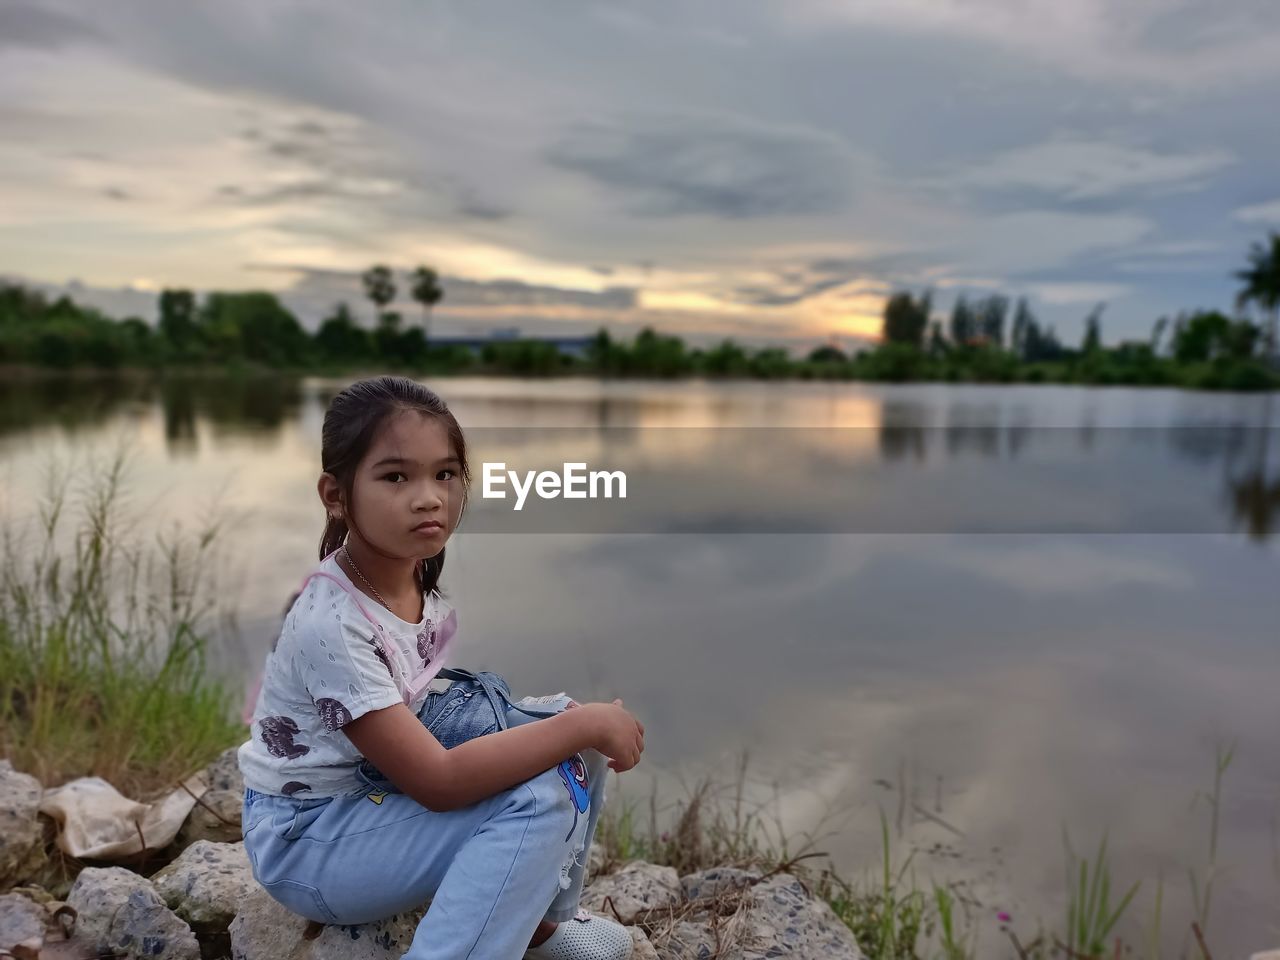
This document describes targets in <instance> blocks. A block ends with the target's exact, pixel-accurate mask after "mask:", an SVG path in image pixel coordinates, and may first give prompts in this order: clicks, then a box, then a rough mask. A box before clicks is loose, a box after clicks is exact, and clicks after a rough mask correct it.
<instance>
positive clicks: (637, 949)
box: [627, 927, 658, 960]
mask: <svg viewBox="0 0 1280 960" xmlns="http://www.w3.org/2000/svg"><path fill="white" fill-rule="evenodd" d="M627 932H628V933H629V934H631V960H658V951H657V950H655V949H654V948H653V944H652V943H650V942H649V937H648V936H647V935H646V934H645V932H644V931H643V930H641V929H640V928H639V927H627Z"/></svg>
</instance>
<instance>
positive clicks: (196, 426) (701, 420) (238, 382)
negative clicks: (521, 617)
mask: <svg viewBox="0 0 1280 960" xmlns="http://www.w3.org/2000/svg"><path fill="white" fill-rule="evenodd" d="M342 385H343V383H342V382H334V381H310V382H306V381H299V380H296V379H290V378H281V377H244V378H236V379H228V378H216V377H198V378H193V377H186V378H184V377H169V378H164V379H161V380H159V381H148V380H144V379H129V378H84V379H62V380H60V379H50V378H42V379H33V380H30V381H22V382H7V383H4V384H0V437H3V436H6V435H8V436H11V437H12V436H17V435H21V434H22V433H24V432H32V431H38V430H40V429H41V428H44V427H56V428H58V429H60V430H62V431H64V432H66V433H67V434H71V435H75V434H84V433H86V432H87V433H92V432H93V431H95V430H97V429H100V428H103V427H105V426H107V425H108V424H110V423H112V422H113V421H116V420H119V419H120V418H125V419H128V418H129V417H134V418H136V417H138V416H140V415H142V414H143V413H144V412H145V411H147V410H150V409H155V410H158V411H159V413H160V415H161V417H162V422H163V435H164V441H165V449H166V451H167V454H168V456H169V457H171V458H193V457H195V456H196V454H197V452H198V448H199V445H200V442H201V441H200V425H201V424H202V423H203V424H206V425H207V426H208V428H209V429H210V430H211V431H212V433H213V435H214V436H215V437H218V436H223V437H229V438H238V439H240V440H246V441H249V442H252V443H254V444H255V445H256V446H259V447H260V448H261V449H264V450H269V449H271V448H273V447H274V446H275V445H277V444H278V443H279V442H280V438H281V436H282V433H283V430H284V428H285V426H286V425H288V424H292V423H295V422H297V420H298V419H299V417H300V416H301V414H302V412H303V410H304V409H306V410H308V411H309V414H310V416H312V417H319V416H320V415H321V413H322V411H323V409H324V408H325V406H326V405H327V404H328V402H329V400H330V399H331V397H332V396H333V394H334V393H336V392H337V390H339V389H341V387H342ZM437 387H438V389H440V390H441V392H443V393H444V394H445V395H446V396H447V397H449V398H450V400H451V402H452V403H453V405H454V407H455V409H457V410H458V412H459V415H460V418H461V419H462V420H463V423H464V426H466V427H468V428H469V429H472V430H474V431H475V433H476V437H477V442H476V443H475V444H474V446H475V448H476V449H477V453H478V456H477V460H480V459H481V457H483V458H485V459H492V460H508V461H510V460H519V459H523V460H524V461H525V462H526V464H527V468H529V469H532V468H533V467H534V466H535V464H533V463H531V462H528V461H529V460H530V458H531V456H532V455H533V454H535V453H536V455H537V456H536V458H535V459H537V460H538V461H539V462H540V463H542V464H547V465H553V464H554V465H558V464H559V463H562V462H564V461H567V460H586V461H588V462H593V463H595V462H603V463H605V464H607V465H608V466H609V468H610V469H626V470H629V471H636V472H637V473H638V476H639V478H640V479H639V483H638V486H639V488H640V489H639V490H638V492H636V493H629V496H630V498H631V502H630V503H629V504H626V505H620V504H616V503H610V504H607V505H606V506H605V507H604V508H603V509H602V510H601V511H598V512H597V513H595V514H593V513H592V512H591V511H590V510H584V509H583V508H581V507H579V506H578V505H572V507H571V506H570V505H568V504H561V505H560V507H559V509H556V508H554V507H552V508H544V509H543V510H542V512H541V513H540V514H539V515H538V516H537V518H535V519H532V520H531V519H529V518H528V517H524V518H519V522H518V523H516V525H514V526H513V525H511V524H512V523H513V522H514V518H512V517H511V516H509V515H507V514H501V515H500V514H498V513H495V512H490V513H489V515H488V519H487V520H484V521H482V522H481V523H480V529H482V530H488V531H493V532H508V531H528V532H552V531H573V530H580V531H590V530H597V529H598V530H617V531H631V530H635V531H641V530H654V529H672V530H675V529H679V530H697V529H705V530H735V529H741V530H751V529H756V530H759V529H763V527H761V526H760V524H767V525H768V529H773V530H776V531H779V532H786V531H796V532H799V531H811V532H812V531H819V530H843V531H857V530H863V531H870V530H894V529H898V530H901V531H903V532H927V531H935V530H936V531H945V530H956V529H961V530H974V531H978V530H991V531H996V530H1010V531H1013V530H1031V529H1039V530H1089V529H1097V530H1113V531H1114V530H1121V529H1132V530H1136V531H1140V532H1155V531H1158V530H1161V529H1169V530H1180V531H1184V532H1185V531H1199V532H1208V531H1213V530H1218V529H1221V530H1223V531H1226V530H1232V531H1241V530H1242V531H1243V532H1244V533H1245V534H1246V535H1247V536H1248V537H1249V538H1250V539H1252V540H1254V541H1258V542H1261V541H1265V540H1267V539H1268V538H1270V537H1272V536H1273V535H1274V534H1275V532H1276V530H1277V526H1278V525H1280V470H1277V469H1273V468H1272V467H1271V466H1270V464H1269V460H1268V450H1269V448H1270V447H1272V446H1275V445H1276V443H1277V440H1276V439H1275V438H1274V437H1273V435H1272V434H1273V431H1274V430H1275V429H1278V428H1276V427H1272V425H1271V409H1270V408H1271V400H1270V398H1269V397H1265V396H1264V397H1251V398H1247V401H1246V400H1244V399H1241V398H1232V400H1231V402H1230V403H1228V404H1223V403H1221V402H1220V400H1221V398H1216V397H1205V398H1204V399H1203V402H1202V403H1201V404H1200V405H1199V406H1198V407H1197V406H1195V405H1194V404H1193V406H1192V408H1191V411H1192V412H1191V413H1190V415H1186V414H1185V412H1179V411H1176V410H1175V411H1173V412H1172V416H1170V415H1168V414H1166V415H1165V416H1164V417H1163V418H1160V420H1159V422H1157V423H1153V424H1150V425H1149V426H1140V427H1128V426H1126V427H1121V426H1119V425H1118V424H1115V423H1114V422H1113V423H1110V424H1102V423H1099V422H1098V412H1097V410H1096V408H1095V407H1094V406H1093V405H1090V404H1086V405H1084V406H1083V408H1081V405H1080V404H1079V402H1078V399H1077V403H1076V412H1075V413H1074V415H1073V416H1072V415H1069V416H1068V418H1067V419H1068V420H1069V419H1074V423H1069V422H1066V420H1063V421H1062V422H1059V423H1056V424H1052V425H1047V426H1046V425H1045V424H1044V423H1043V422H1039V423H1035V422H1033V421H1034V420H1041V421H1042V420H1043V419H1044V418H1043V416H1037V414H1038V413H1041V414H1042V413H1043V412H1044V411H1043V410H1041V411H1037V410H1036V409H1035V408H1034V405H1029V404H1018V403H1009V402H1008V397H1009V396H1016V395H1017V394H1016V392H1015V393H1013V394H1008V393H1006V395H1004V396H1003V397H1002V396H1001V395H1000V394H999V393H998V392H993V391H990V390H989V391H987V394H988V396H987V397H985V398H982V399H967V398H966V397H965V396H964V394H963V393H957V394H956V395H955V396H953V397H951V398H949V402H947V403H946V404H944V405H939V404H938V403H937V400H936V396H935V395H933V394H931V393H929V392H927V391H926V392H924V393H922V394H920V395H917V396H910V395H908V396H900V395H896V394H895V393H894V392H892V391H885V393H884V395H883V396H880V397H875V396H870V397H868V396H854V397H849V396H841V395H838V394H835V393H831V392H828V393H826V394H822V393H816V394H811V395H808V396H805V395H803V391H801V395H800V396H799V399H791V398H790V396H789V394H788V393H786V392H783V391H781V390H779V389H778V388H776V387H775V388H773V390H772V391H771V390H770V389H769V388H768V387H764V388H761V387H759V386H758V385H753V384H746V385H742V384H731V385H724V386H722V387H712V386H709V385H706V384H689V385H682V386H681V388H680V389H676V388H673V387H667V388H664V389H663V390H654V389H652V388H651V387H650V386H649V385H645V384H634V383H628V384H618V385H613V386H612V387H611V388H610V389H607V390H603V389H601V388H600V386H599V385H598V384H594V383H592V382H590V381H585V382H570V383H568V384H559V385H557V387H556V388H555V389H551V390H546V389H543V388H541V385H531V384H529V383H527V382H521V381H508V382H502V381H499V382H497V383H496V384H495V383H494V382H493V381H488V382H484V383H483V386H482V387H481V388H479V389H477V382H476V381H467V380H464V381H444V382H442V383H441V384H438V385H437ZM455 388H456V389H455ZM997 389H998V388H997ZM846 392H847V391H846ZM455 395H456V396H455ZM788 405H790V406H788ZM788 418H791V419H792V420H793V421H794V425H793V426H791V427H789V428H787V429H781V428H777V427H774V428H771V429H769V430H768V431H767V432H763V433H760V432H756V430H757V427H756V426H755V425H756V424H759V423H773V424H776V423H777V422H778V420H779V419H781V420H784V421H785V420H787V419H788ZM1060 419H1061V418H1060ZM1110 419H1112V420H1113V421H1114V420H1115V417H1114V416H1112V417H1111V418H1110ZM815 423H818V424H824V425H823V426H821V427H818V426H814V424H815ZM666 427H681V428H684V429H683V430H666V429H657V430H656V431H655V429H650V428H666ZM497 428H509V429H506V430H505V431H500V430H498V429H497ZM699 428H701V430H699ZM584 430H585V431H587V432H582V431H584ZM735 431H736V432H735ZM1156 448H1163V449H1164V450H1165V451H1166V452H1167V453H1170V454H1172V455H1173V456H1174V457H1175V458H1176V459H1177V460H1179V461H1182V462H1184V463H1185V464H1188V465H1191V466H1194V467H1198V468H1202V469H1203V468H1214V467H1217V468H1218V471H1217V472H1219V473H1220V480H1219V481H1217V483H1216V487H1217V489H1214V485H1212V484H1208V483H1206V484H1205V485H1204V486H1203V487H1202V488H1201V487H1197V486H1195V485H1194V484H1193V480H1194V479H1195V478H1194V477H1192V476H1191V475H1184V471H1178V470H1173V471H1172V472H1171V463H1170V461H1169V460H1168V459H1167V458H1164V457H1160V456H1159V455H1158V449H1156ZM971 460H972V461H979V462H981V461H988V462H990V463H991V464H992V465H993V466H995V465H996V464H1002V463H1003V464H1010V465H1015V464H1021V465H1022V468H1021V469H1014V470H1011V469H1009V468H1008V467H1002V468H1001V469H1000V470H999V471H997V472H994V473H993V472H990V471H988V472H986V473H981V474H973V473H972V472H970V471H968V470H961V471H958V472H957V471H953V470H945V471H940V470H939V461H945V462H957V463H959V462H965V461H971ZM875 464H880V465H882V466H885V467H892V468H894V469H893V471H892V472H891V473H887V474H886V473H884V472H882V471H878V470H875V469H872V468H873V467H874V466H875ZM911 467H916V468H919V470H920V471H921V473H920V474H919V475H918V476H915V477H912V476H911V475H910V474H904V473H902V472H901V471H902V470H909V469H910V468H911ZM779 472H785V473H786V474H787V475H788V477H789V482H790V483H791V484H792V485H793V488H794V491H795V492H796V493H797V494H798V496H797V497H793V498H792V499H791V502H790V503H787V498H786V496H785V491H784V490H782V489H780V488H779V485H778V484H777V483H776V482H775V477H776V475H777V474H778V473H779ZM630 476H632V474H631V473H629V477H630ZM821 478H826V479H827V482H826V483H822V482H820V479H821ZM636 486H637V482H636V481H633V482H632V488H633V489H634V488H635V487H636ZM1011 486H1012V487H1014V488H1016V490H1015V494H1016V495H1014V496H1011V497H1001V496H1000V494H999V491H1000V490H1001V489H1002V488H1003V489H1006V490H1007V489H1010V487H1011ZM868 489H870V490H871V491H873V492H874V494H875V496H874V497H873V498H871V499H868V498H867V497H866V495H865V493H866V491H867V490H868ZM1085 492H1088V496H1082V493H1085ZM1193 499H1194V500H1195V502H1192V501H1193ZM797 501H800V502H802V503H803V508H801V509H797V508H796V503H797ZM1091 502H1092V503H1093V504H1094V505H1095V507H1096V509H1092V508H1091V507H1090V503H1091ZM762 504H769V505H770V507H769V509H767V510H762V509H761V505H762ZM504 509H505V507H504ZM530 516H533V515H532V514H531V515H530ZM1170 521H1172V522H1173V525H1172V526H1168V527H1165V526H1162V525H1163V524H1167V523H1169V522H1170ZM486 523H487V524H489V525H488V526H486ZM1126 524H1127V525H1128V527H1126Z"/></svg>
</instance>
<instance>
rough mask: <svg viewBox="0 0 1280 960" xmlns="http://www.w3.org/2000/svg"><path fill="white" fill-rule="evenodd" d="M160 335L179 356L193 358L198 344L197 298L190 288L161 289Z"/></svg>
mask: <svg viewBox="0 0 1280 960" xmlns="http://www.w3.org/2000/svg"><path fill="white" fill-rule="evenodd" d="M160 335H161V336H162V337H163V338H164V339H165V340H166V341H168V343H169V346H171V347H172V348H173V350H174V352H175V353H176V354H177V355H178V356H179V357H182V358H183V359H190V358H191V354H192V353H193V352H194V349H195V346H196V298H195V295H194V294H193V293H192V292H191V291H190V290H167V289H166V290H162V291H160Z"/></svg>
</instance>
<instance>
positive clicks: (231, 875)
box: [151, 840, 256, 937]
mask: <svg viewBox="0 0 1280 960" xmlns="http://www.w3.org/2000/svg"><path fill="white" fill-rule="evenodd" d="M151 883H152V886H154V887H155V890H156V893H158V894H160V896H161V898H163V900H164V902H165V903H167V904H168V905H169V908H170V909H171V910H173V912H174V913H176V914H177V915H178V916H179V917H181V918H182V919H183V920H185V921H186V922H187V923H189V924H190V925H191V929H193V930H194V931H195V932H196V933H197V934H198V935H200V936H201V937H205V936H208V935H212V934H218V933H225V932H226V930H227V928H228V927H229V926H230V925H231V921H232V920H234V919H235V915H236V912H237V911H238V910H239V909H240V904H242V903H243V902H244V901H245V899H246V898H247V897H248V896H249V894H250V893H252V892H253V891H254V889H255V888H256V882H255V881H254V879H253V870H252V868H251V867H250V866H249V856H248V854H246V853H245V851H244V844H243V843H211V842H210V841H208V840H198V841H196V842H195V843H194V844H192V845H191V846H189V847H187V849H186V850H184V851H182V855H181V856H180V857H178V859H177V860H175V861H173V863H171V864H169V865H168V866H167V867H165V868H164V869H163V870H161V871H160V872H159V873H157V874H156V875H155V876H153V877H152V878H151Z"/></svg>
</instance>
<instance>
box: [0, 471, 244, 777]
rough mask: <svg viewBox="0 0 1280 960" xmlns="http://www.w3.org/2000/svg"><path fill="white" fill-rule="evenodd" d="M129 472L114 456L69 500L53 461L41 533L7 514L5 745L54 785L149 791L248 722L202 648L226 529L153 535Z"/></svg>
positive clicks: (0, 748) (1, 601)
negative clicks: (131, 510)
mask: <svg viewBox="0 0 1280 960" xmlns="http://www.w3.org/2000/svg"><path fill="white" fill-rule="evenodd" d="M126 480H127V458H126V456H125V455H124V454H123V453H117V454H116V455H115V456H114V458H113V459H112V460H111V461H109V462H108V463H107V464H105V465H104V466H101V467H98V468H90V470H89V476H88V481H87V485H86V486H85V487H84V488H83V489H82V490H81V491H80V492H79V494H78V496H77V497H76V498H75V499H74V501H73V497H72V495H71V483H70V478H69V475H68V472H67V471H66V470H59V469H58V468H56V467H51V468H50V469H49V471H48V483H47V488H46V493H45V494H44V495H43V497H42V498H41V501H40V503H39V505H38V510H37V519H36V524H35V525H36V528H37V529H36V530H35V531H34V539H35V542H34V543H31V542H30V541H31V539H32V532H31V531H29V530H19V529H18V527H17V521H16V520H13V519H12V518H11V519H10V520H9V521H8V522H6V523H5V526H4V529H3V554H2V556H0V755H3V756H6V757H8V758H9V759H10V760H11V761H12V762H13V764H14V766H16V767H17V768H19V769H21V770H25V771H27V772H29V773H32V774H33V775H35V776H36V777H37V778H39V779H40V780H41V782H42V783H44V784H45V785H46V786H52V785H55V784H58V783H61V782H63V781H65V780H67V779H70V778H73V777H76V776H84V775H97V776H101V777H104V778H105V779H107V780H108V781H110V782H111V783H112V784H113V785H114V786H116V787H117V789H119V790H121V791H122V792H124V793H125V794H127V795H131V796H135V797H145V796H148V795H150V794H152V793H154V792H156V791H159V790H161V789H163V788H166V787H170V786H172V785H173V784H174V782H175V781H177V780H178V779H180V778H181V777H182V776H183V775H185V774H187V773H189V772H191V771H192V770H194V769H196V768H197V767H199V766H201V765H202V764H203V763H204V762H207V761H208V760H209V759H211V758H212V757H213V756H215V755H216V754H217V753H218V751H220V750H222V749H224V748H225V747H226V746H228V745H229V744H233V743H235V742H236V741H237V740H238V739H240V738H241V735H242V732H243V727H242V726H241V725H240V724H239V723H238V722H237V721H235V720H234V719H233V718H234V713H233V710H232V690H231V687H230V685H229V684H228V683H226V682H225V681H223V680H222V679H220V678H218V677H215V676H211V675H210V673H209V670H208V667H207V663H206V656H205V654H206V630H207V628H208V626H209V622H210V620H211V618H212V615H213V614H214V613H215V606H214V596H215V590H216V585H215V583H214V578H213V577H212V570H213V562H214V555H215V546H216V543H217V539H218V535H219V528H218V525H217V523H216V522H214V523H207V524H205V525H204V526H203V529H201V530H200V531H198V532H197V533H195V534H194V535H184V534H182V533H181V532H174V533H171V534H158V535H157V536H156V537H155V539H154V541H149V542H148V541H144V539H143V536H142V534H141V533H139V532H138V527H137V525H136V523H135V521H134V519H133V518H129V517H125V516H124V515H123V509H122V508H123V500H124V488H125V484H126ZM73 514H74V515H73Z"/></svg>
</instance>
